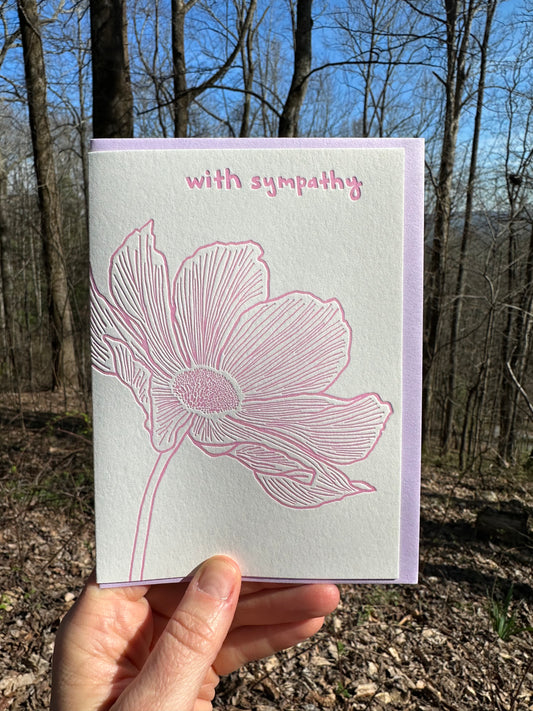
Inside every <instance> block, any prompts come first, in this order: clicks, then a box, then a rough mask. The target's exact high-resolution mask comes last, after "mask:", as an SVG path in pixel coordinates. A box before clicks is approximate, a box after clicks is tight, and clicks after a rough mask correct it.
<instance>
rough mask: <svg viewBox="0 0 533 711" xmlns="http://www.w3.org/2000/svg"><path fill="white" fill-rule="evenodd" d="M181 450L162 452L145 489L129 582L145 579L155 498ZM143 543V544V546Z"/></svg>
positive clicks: (136, 531)
mask: <svg viewBox="0 0 533 711" xmlns="http://www.w3.org/2000/svg"><path fill="white" fill-rule="evenodd" d="M178 448H179V445H178V447H175V448H174V449H169V450H168V451H166V452H161V454H160V455H159V456H158V458H157V461H156V463H155V464H154V467H153V469H152V471H151V472H150V476H149V478H148V482H147V483H146V486H145V488H144V492H143V496H142V499H141V503H140V506H139V513H138V514H137V526H136V528H135V538H134V539H133V550H132V553H131V562H130V574H129V578H128V580H129V582H132V581H138V580H139V581H140V580H142V579H143V577H144V564H145V561H146V550H147V548H148V538H149V536H150V526H151V524H152V514H153V511H154V503H155V497H156V494H157V490H158V488H159V484H160V483H161V480H162V479H163V476H164V475H165V472H166V470H167V467H168V465H169V463H170V460H171V459H172V457H173V456H174V454H175V453H176V452H177V450H178ZM141 542H142V544H141Z"/></svg>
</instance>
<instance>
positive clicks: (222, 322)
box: [173, 242, 268, 368]
mask: <svg viewBox="0 0 533 711" xmlns="http://www.w3.org/2000/svg"><path fill="white" fill-rule="evenodd" d="M262 254H263V251H262V249H261V247H260V246H259V245H257V244H255V243H253V242H243V243H240V244H222V243H219V242H217V243H215V244H212V245H209V246H208V247H202V248H201V249H199V250H197V252H195V254H194V255H193V256H192V257H189V258H188V259H186V260H185V261H184V262H183V264H182V265H181V267H180V269H179V271H178V273H177V274H176V279H175V281H174V288H173V300H174V305H175V309H176V329H177V335H178V339H179V343H180V346H181V348H182V350H183V352H184V353H186V354H187V355H188V357H189V358H190V359H191V361H192V362H193V363H195V364H197V365H207V366H211V367H213V368H214V367H216V363H217V359H218V357H219V354H220V349H221V346H222V344H223V343H224V341H225V340H226V338H227V337H228V333H229V332H230V330H231V328H232V327H233V326H234V324H235V322H236V321H237V320H238V318H239V316H240V315H241V314H242V313H243V312H244V311H245V310H246V309H248V308H249V307H250V306H253V305H254V304H256V303H258V302H261V301H264V300H265V299H266V298H267V297H268V271H267V266H266V264H265V263H264V262H263V261H262V259H261V257H262Z"/></svg>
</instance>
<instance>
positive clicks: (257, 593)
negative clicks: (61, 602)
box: [58, 583, 338, 711]
mask: <svg viewBox="0 0 533 711" xmlns="http://www.w3.org/2000/svg"><path fill="white" fill-rule="evenodd" d="M185 589H186V585H185V584H183V583H176V584H166V585H158V586H153V587H151V588H147V587H144V586H139V587H130V588H120V589H107V590H100V589H98V588H97V587H96V585H95V584H94V583H90V584H89V586H88V588H87V589H86V591H85V593H84V604H83V605H81V606H77V608H76V610H75V614H74V615H73V620H72V623H71V624H70V625H69V627H68V630H67V632H66V633H65V635H64V636H66V635H70V637H72V636H74V637H75V639H76V640H81V641H82V644H74V645H73V644H72V639H70V640H61V639H60V640H58V644H61V643H62V642H66V645H65V646H69V645H70V647H71V650H73V651H71V652H70V654H69V657H68V658H67V659H65V660H64V661H63V665H65V664H66V665H67V666H68V669H66V670H64V671H63V673H65V671H66V672H67V673H68V676H69V678H70V680H71V686H72V687H73V693H75V694H76V695H77V697H79V698H84V699H85V700H86V702H87V706H86V708H87V710H89V709H91V711H93V710H94V711H106V710H107V709H110V708H111V707H112V705H113V704H114V702H115V701H116V700H117V699H118V698H119V697H120V695H121V693H122V692H123V691H124V690H125V689H126V687H127V686H128V685H129V684H130V683H131V682H132V681H133V680H134V679H135V678H136V676H137V675H138V674H139V672H140V670H141V669H142V668H143V666H144V665H145V663H146V661H147V659H148V657H149V655H150V652H151V650H152V649H153V647H154V645H155V644H156V642H157V640H158V639H159V637H160V635H161V634H162V632H163V630H164V629H165V626H166V624H167V622H168V620H169V618H170V617H171V615H172V613H173V611H174V610H175V608H176V606H177V604H178V603H179V601H180V600H181V597H182V596H183V594H184V592H185ZM337 601H338V592H337V590H336V588H335V587H334V586H332V585H306V586H279V585H269V584H263V583H244V584H243V586H242V589H241V596H240V599H239V604H238V606H237V611H236V614H235V617H234V620H233V624H232V626H231V629H230V632H229V633H228V635H227V637H226V639H225V642H224V644H223V646H222V648H221V650H220V652H219V654H218V656H217V658H216V660H215V663H214V664H213V666H212V668H211V669H210V671H209V672H208V673H207V675H206V678H205V680H204V685H203V687H202V688H201V689H200V693H199V696H198V699H197V702H196V706H195V711H203V710H204V709H210V708H211V704H210V701H211V699H212V698H213V695H214V689H215V687H216V684H217V682H218V674H228V673H230V672H231V671H233V670H235V669H237V668H238V667H239V666H241V665H242V664H245V663H246V662H248V661H251V660H252V659H258V658H261V657H265V656H269V655H270V654H273V653H274V652H276V651H278V650H280V649H284V648H286V647H289V646H291V645H293V644H296V643H297V642H299V641H301V640H303V639H305V638H307V637H308V636H310V635H311V634H314V633H315V632H316V631H317V630H318V629H319V628H320V626H321V624H322V621H323V616H324V615H325V614H327V613H328V612H330V611H331V610H332V609H333V608H334V607H335V605H336V604H337Z"/></svg>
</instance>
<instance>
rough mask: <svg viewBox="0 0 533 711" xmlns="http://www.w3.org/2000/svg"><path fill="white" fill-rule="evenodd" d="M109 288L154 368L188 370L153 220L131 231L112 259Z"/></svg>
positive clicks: (166, 270) (166, 370) (164, 260)
mask: <svg viewBox="0 0 533 711" xmlns="http://www.w3.org/2000/svg"><path fill="white" fill-rule="evenodd" d="M109 281H110V284H109V288H110V291H111V294H112V296H113V299H114V301H115V303H116V305H117V307H118V308H119V309H120V310H121V311H122V312H123V314H124V316H125V318H126V320H128V321H129V322H133V323H132V328H136V329H137V330H138V331H139V332H140V333H141V334H142V337H143V339H144V340H145V343H146V350H147V351H148V352H149V353H150V355H151V358H152V361H153V366H154V367H158V368H160V369H162V370H163V371H164V372H166V373H167V374H169V375H170V374H172V373H174V372H176V371H177V370H180V369H182V368H185V367H187V365H188V364H187V363H186V362H185V359H184V358H183V356H182V355H181V354H180V351H179V348H178V346H177V342H176V335H175V333H174V327H173V319H172V313H171V307H170V287H169V278H168V267H167V261H166V259H165V256H164V254H162V253H161V252H159V251H158V250H157V249H156V248H155V237H154V234H153V221H150V222H148V223H147V224H146V225H145V226H144V227H141V229H140V230H135V231H134V232H132V233H131V234H130V235H129V236H128V237H127V238H126V239H125V240H124V242H123V243H122V245H121V246H120V247H119V248H118V249H117V251H116V252H115V253H114V255H113V256H112V258H111V269H110V277H109Z"/></svg>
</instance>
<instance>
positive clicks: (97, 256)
mask: <svg viewBox="0 0 533 711" xmlns="http://www.w3.org/2000/svg"><path fill="white" fill-rule="evenodd" d="M90 171H91V172H90V180H91V191H90V195H91V209H90V236H91V271H92V279H91V283H92V314H93V318H92V329H93V330H92V343H93V399H94V427H95V481H96V484H95V488H96V527H97V574H98V581H99V582H100V583H103V584H117V583H127V582H135V581H138V580H141V579H142V580H151V581H157V580H167V579H180V578H183V577H186V576H187V575H189V574H190V572H191V571H192V570H193V569H194V568H195V567H196V566H197V565H198V564H199V563H200V562H201V561H202V560H204V559H205V558H207V557H208V556H210V555H213V554H215V553H226V554H228V555H230V556H232V557H234V558H235V559H236V560H237V561H238V562H239V564H240V566H241V569H242V571H243V574H244V575H245V576H246V577H249V578H268V579H282V580H322V579H328V580H351V581H357V580H369V581H398V582H412V581H414V580H415V579H416V558H417V545H418V513H417V512H418V487H419V482H418V461H419V439H418V435H419V425H418V423H419V398H420V386H419V373H420V313H421V308H420V305H421V298H420V294H421V292H420V281H421V253H422V238H421V212H422V194H421V185H422V145H421V141H416V140H410V141H357V140H347V141H340V142H339V141H312V140H311V141H298V142H284V141H279V140H272V141H231V142H230V141H216V140H212V141H200V142H189V141H175V140H169V141H160V140H156V141H151V142H150V141H123V142H116V141H96V142H94V145H93V151H92V152H91V155H90Z"/></svg>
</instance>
